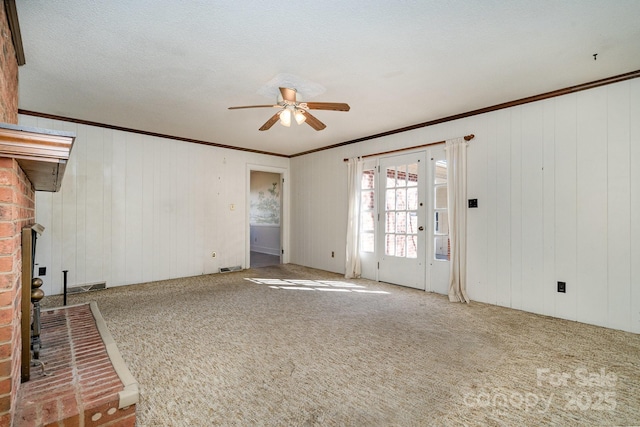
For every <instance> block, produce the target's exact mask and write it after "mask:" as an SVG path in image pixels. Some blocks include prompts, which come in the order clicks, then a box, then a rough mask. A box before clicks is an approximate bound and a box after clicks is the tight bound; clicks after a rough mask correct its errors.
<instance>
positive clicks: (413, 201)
mask: <svg viewBox="0 0 640 427" xmlns="http://www.w3.org/2000/svg"><path fill="white" fill-rule="evenodd" d="M417 209H418V187H409V188H407V210H410V211H415V210H417Z"/></svg>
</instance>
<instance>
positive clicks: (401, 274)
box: [377, 151, 426, 289]
mask: <svg viewBox="0 0 640 427" xmlns="http://www.w3.org/2000/svg"><path fill="white" fill-rule="evenodd" d="M425 158H426V157H425V152H424V151H421V152H417V153H412V154H404V155H400V156H393V157H385V158H382V159H380V173H379V174H378V188H379V195H380V197H378V202H379V206H378V213H379V216H380V217H379V221H378V222H379V225H380V226H379V227H378V233H377V239H378V245H377V247H378V248H380V250H379V252H378V253H379V258H378V259H379V261H378V262H379V266H378V280H380V281H382V282H387V283H393V284H397V285H402V286H409V287H412V288H417V289H425V285H426V284H425V281H426V274H425V273H426V270H425V266H426V250H425V248H426V247H425V234H426V232H425V229H426V221H425V212H426V206H425V205H426V203H425V197H426V192H425V163H426V162H425Z"/></svg>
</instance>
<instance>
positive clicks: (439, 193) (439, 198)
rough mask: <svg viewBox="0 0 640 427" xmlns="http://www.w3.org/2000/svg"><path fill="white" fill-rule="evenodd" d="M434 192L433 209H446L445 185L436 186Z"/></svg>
mask: <svg viewBox="0 0 640 427" xmlns="http://www.w3.org/2000/svg"><path fill="white" fill-rule="evenodd" d="M434 190H435V195H436V200H435V205H434V206H435V208H436V209H447V187H446V186H445V185H442V186H437V187H435V188H434Z"/></svg>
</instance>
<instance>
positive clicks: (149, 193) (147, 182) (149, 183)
mask: <svg viewBox="0 0 640 427" xmlns="http://www.w3.org/2000/svg"><path fill="white" fill-rule="evenodd" d="M141 145H142V163H141V164H140V167H141V168H142V281H143V282H150V281H152V280H153V258H154V255H155V253H156V248H155V247H154V245H153V233H154V223H153V221H154V214H153V196H154V192H153V189H154V173H153V172H154V169H155V163H154V161H155V157H154V155H153V152H154V150H155V149H156V148H155V144H154V139H153V138H152V137H150V136H144V137H142V140H141Z"/></svg>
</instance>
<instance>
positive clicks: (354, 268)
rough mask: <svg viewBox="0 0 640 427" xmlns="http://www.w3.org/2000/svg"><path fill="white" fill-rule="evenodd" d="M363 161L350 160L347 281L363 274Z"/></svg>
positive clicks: (357, 159)
mask: <svg viewBox="0 0 640 427" xmlns="http://www.w3.org/2000/svg"><path fill="white" fill-rule="evenodd" d="M363 163H364V162H363V161H362V160H361V159H359V158H353V159H349V163H348V165H347V167H348V180H349V181H348V182H347V191H348V196H349V213H348V222H347V257H346V273H345V275H344V277H345V278H347V279H353V278H358V277H360V275H361V274H362V268H361V266H360V238H359V228H360V227H359V224H360V180H361V179H362V165H363Z"/></svg>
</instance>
